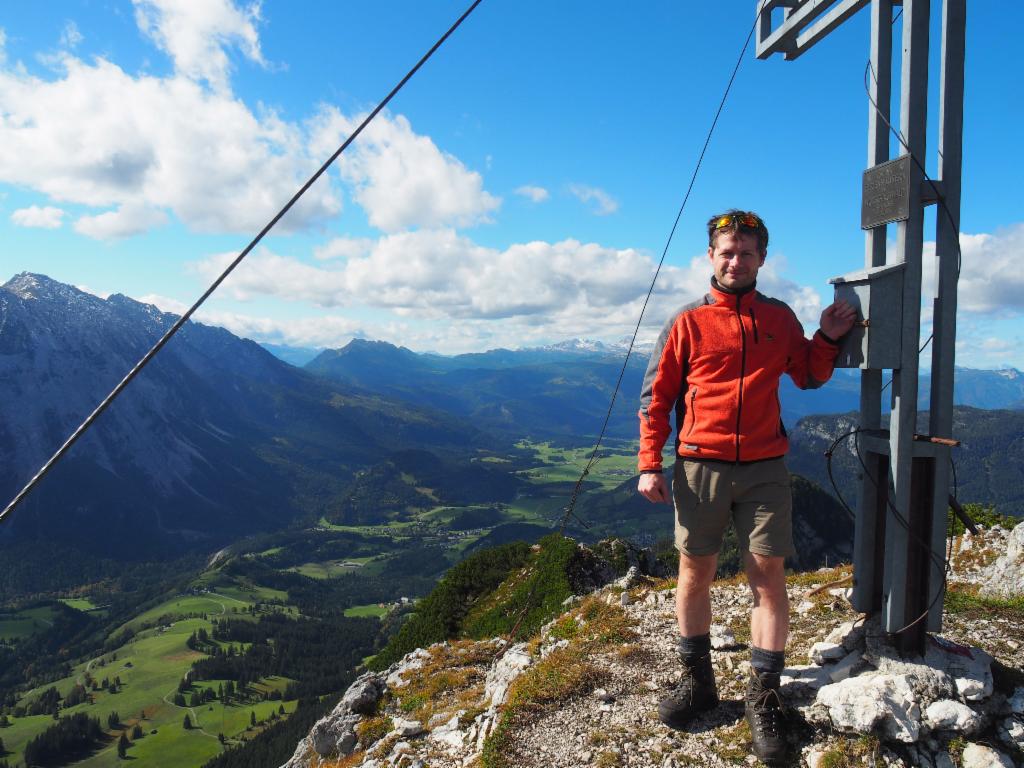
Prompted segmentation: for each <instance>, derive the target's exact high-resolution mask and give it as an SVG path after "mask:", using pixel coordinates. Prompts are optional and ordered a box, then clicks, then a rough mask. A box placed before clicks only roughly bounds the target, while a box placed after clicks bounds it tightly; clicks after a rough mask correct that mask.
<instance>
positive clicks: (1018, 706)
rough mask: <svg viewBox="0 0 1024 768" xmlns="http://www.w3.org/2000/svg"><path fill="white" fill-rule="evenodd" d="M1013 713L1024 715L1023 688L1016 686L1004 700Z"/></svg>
mask: <svg viewBox="0 0 1024 768" xmlns="http://www.w3.org/2000/svg"><path fill="white" fill-rule="evenodd" d="M1006 703H1007V704H1008V705H1009V707H1010V711H1011V712H1013V714H1015V715H1024V688H1017V689H1016V690H1015V691H1014V692H1013V696H1011V697H1010V699H1009V701H1007V702H1006Z"/></svg>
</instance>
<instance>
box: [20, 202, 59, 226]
mask: <svg viewBox="0 0 1024 768" xmlns="http://www.w3.org/2000/svg"><path fill="white" fill-rule="evenodd" d="M63 217H64V211H63V210H62V209H60V208H54V207H53V206H52V205H47V206H43V207H40V206H38V205H30V206H29V207H28V208H19V209H18V210H16V211H14V213H12V214H11V221H12V222H14V223H15V224H17V225H18V226H19V227H36V228H38V229H59V228H60V226H61V224H62V221H61V219H62V218H63Z"/></svg>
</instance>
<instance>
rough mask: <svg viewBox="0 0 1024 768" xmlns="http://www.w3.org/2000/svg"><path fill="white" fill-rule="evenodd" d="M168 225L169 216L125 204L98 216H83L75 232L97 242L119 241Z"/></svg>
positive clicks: (76, 225) (144, 207) (143, 206)
mask: <svg viewBox="0 0 1024 768" xmlns="http://www.w3.org/2000/svg"><path fill="white" fill-rule="evenodd" d="M166 223H167V214H166V213H164V212H163V211H160V210H156V209H154V208H149V207H147V206H145V205H133V204H130V203H129V204H125V205H122V206H120V207H119V208H117V210H114V211H107V212H106V213H101V214H99V215H98V216H82V217H80V218H79V219H78V221H76V222H75V224H74V228H75V231H76V232H78V233H79V234H81V235H85V236H86V237H91V238H93V239H95V240H118V239H120V238H122V237H131V236H132V235H139V234H142V233H143V232H147V231H149V230H150V229H153V228H154V227H159V226H162V225H163V224H166Z"/></svg>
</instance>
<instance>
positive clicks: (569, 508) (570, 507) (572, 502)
mask: <svg viewBox="0 0 1024 768" xmlns="http://www.w3.org/2000/svg"><path fill="white" fill-rule="evenodd" d="M767 2H768V0H764V2H762V3H761V7H760V8H758V10H757V13H756V14H754V23H753V24H751V26H750V31H749V32H748V33H747V39H746V40H745V41H744V43H743V48H741V49H740V54H739V56H738V57H737V58H736V64H735V66H733V68H732V74H731V75H730V76H729V82H728V83H727V84H726V86H725V92H724V93H723V94H722V99H721V101H719V103H718V110H717V111H716V112H715V117H714V119H713V120H712V121H711V127H710V128H709V129H708V134H707V136H706V137H705V138H704V146H703V147H701V150H700V156H699V157H698V158H697V164H696V165H695V166H694V168H693V174H692V175H691V176H690V183H689V185H688V186H687V187H686V194H685V195H684V196H683V202H682V204H681V205H680V206H679V211H678V213H676V218H675V221H673V222H672V228H671V229H670V230H669V233H668V238H667V239H666V241H665V247H664V248H663V249H662V251H661V258H660V259H659V260H658V267H657V269H655V270H654V277H653V278H652V279H651V287H650V288H648V289H647V296H646V297H645V298H644V303H643V306H642V307H641V308H640V317H639V318H637V321H636V328H634V329H633V336H632V338H630V340H629V347H628V348H627V349H626V358H625V359H624V360H623V361H622V368H621V369H620V370H619V378H618V380H617V381H616V382H615V389H614V391H613V392H612V397H611V402H610V403H609V404H608V412H607V413H606V414H605V417H604V423H603V424H602V425H601V432H600V433H599V434H598V436H597V442H596V443H595V444H594V450H593V451H592V452H591V454H590V459H589V461H587V464H586V466H585V467H584V468H583V471H582V472H581V473H580V476H579V479H578V480H577V481H576V486H575V487H574V488H573V491H572V497H571V498H570V499H569V503H568V504H567V505H566V508H565V514H564V515H563V517H562V524H561V526H560V527H559V529H558V530H559V533H561V532H563V531H564V530H565V525H566V523H567V522H568V520H569V517H570V516H573V517H575V518H576V519H577V520H579V517H578V516H577V515H576V514H575V511H574V510H575V508H576V501H577V499H578V498H579V495H580V490H581V489H582V487H583V481H584V480H585V479H586V477H587V475H588V474H590V470H591V468H593V466H594V463H595V461H596V460H597V458H596V457H597V452H598V450H599V449H600V447H601V441H602V440H603V439H604V434H605V431H606V430H607V429H608V422H609V421H610V420H611V417H612V409H613V408H614V407H615V399H616V398H617V397H618V394H619V388H620V387H621V386H622V379H623V377H624V376H625V374H626V366H627V365H628V364H629V358H630V355H631V354H632V353H633V347H634V345H635V344H636V337H637V335H638V334H639V333H640V326H641V324H642V323H643V320H644V314H645V313H646V312H647V305H648V304H649V303H650V301H651V295H652V294H653V293H654V286H655V284H656V283H657V282H658V275H660V274H661V268H662V266H663V265H664V264H665V257H666V256H667V255H668V249H669V246H671V245H672V238H673V237H674V236H675V234H676V229H677V228H678V227H679V221H680V219H681V218H682V216H683V211H684V210H685V209H686V203H687V202H688V201H689V200H690V193H691V192H692V191H693V186H694V184H695V183H696V181H697V174H698V173H700V168H701V164H702V163H703V162H704V155H705V154H706V153H707V151H708V146H709V145H710V144H711V137H712V136H713V135H714V133H715V127H716V126H717V125H718V118H719V117H721V115H722V110H723V109H724V108H725V102H726V100H727V99H728V98H729V92H730V91H731V90H732V85H733V83H734V82H735V80H736V74H737V73H738V72H739V69H740V64H742V63H743V56H744V55H745V54H746V52H747V48H749V47H750V40H751V38H753V36H754V30H755V29H756V28H757V21H758V19H759V18H760V17H761V11H762V10H763V9H764V6H765V4H766V3H767Z"/></svg>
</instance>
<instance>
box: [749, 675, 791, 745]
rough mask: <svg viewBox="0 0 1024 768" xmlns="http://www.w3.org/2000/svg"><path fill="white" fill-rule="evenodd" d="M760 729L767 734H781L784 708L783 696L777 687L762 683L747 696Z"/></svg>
mask: <svg viewBox="0 0 1024 768" xmlns="http://www.w3.org/2000/svg"><path fill="white" fill-rule="evenodd" d="M747 701H749V702H750V708H751V711H752V712H753V714H754V718H755V721H756V723H757V728H758V730H759V731H760V732H761V733H763V734H765V735H767V736H779V735H781V730H782V729H781V725H782V717H783V714H784V708H783V705H782V697H781V696H779V692H778V691H777V690H776V689H775V688H764V687H762V686H761V685H760V684H758V685H756V686H755V688H754V690H752V691H751V692H750V694H749V695H748V696H747Z"/></svg>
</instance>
